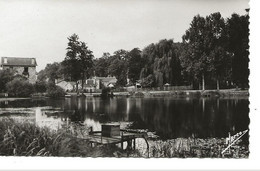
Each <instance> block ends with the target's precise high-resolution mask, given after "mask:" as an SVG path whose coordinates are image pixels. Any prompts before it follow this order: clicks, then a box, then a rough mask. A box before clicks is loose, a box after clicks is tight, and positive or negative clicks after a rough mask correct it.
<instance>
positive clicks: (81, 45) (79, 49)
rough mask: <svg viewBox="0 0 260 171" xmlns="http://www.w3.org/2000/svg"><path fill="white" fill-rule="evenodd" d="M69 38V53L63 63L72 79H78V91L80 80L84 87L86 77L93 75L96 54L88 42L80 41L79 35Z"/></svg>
mask: <svg viewBox="0 0 260 171" xmlns="http://www.w3.org/2000/svg"><path fill="white" fill-rule="evenodd" d="M68 40H69V42H68V47H67V53H66V57H65V59H64V61H63V62H62V64H63V66H64V67H65V72H66V74H67V75H69V77H70V80H71V81H76V90H77V91H78V80H80V79H81V81H82V89H83V87H84V86H83V85H84V82H85V79H86V78H87V77H89V76H90V75H91V68H92V66H93V57H94V56H93V54H92V51H91V50H89V49H88V46H87V45H86V43H85V42H82V41H79V37H78V35H76V34H73V35H72V36H70V37H68Z"/></svg>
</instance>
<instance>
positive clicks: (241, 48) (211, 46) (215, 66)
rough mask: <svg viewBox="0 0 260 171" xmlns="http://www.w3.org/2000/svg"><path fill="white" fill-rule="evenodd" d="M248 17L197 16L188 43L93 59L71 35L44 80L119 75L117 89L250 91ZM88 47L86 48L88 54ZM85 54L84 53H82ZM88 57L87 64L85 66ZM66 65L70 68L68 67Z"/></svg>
mask: <svg viewBox="0 0 260 171" xmlns="http://www.w3.org/2000/svg"><path fill="white" fill-rule="evenodd" d="M248 26H249V16H248V14H246V15H242V16H240V15H238V14H233V15H232V16H231V17H230V18H227V19H224V18H223V17H222V16H221V14H220V13H219V12H217V13H213V14H210V15H208V16H206V17H202V16H200V15H196V16H194V18H193V20H192V21H191V24H190V27H189V28H188V29H187V30H186V31H185V34H184V35H183V41H182V42H181V43H176V42H174V41H173V40H172V39H169V40H167V39H163V40H160V41H159V42H157V43H151V44H150V45H148V46H146V47H144V49H142V50H140V49H139V48H133V49H132V50H130V51H126V50H123V49H120V50H118V51H115V52H114V53H113V54H112V55H111V54H109V53H104V54H103V56H102V57H100V58H96V59H94V60H93V65H94V67H93V68H92V69H91V70H90V68H91V66H92V57H93V56H92V52H91V51H89V50H88V48H87V46H86V44H85V43H83V42H80V41H78V36H77V35H75V34H74V35H72V36H71V37H69V38H68V39H69V43H68V48H67V55H66V58H65V60H64V61H63V62H62V63H53V64H49V65H48V66H46V68H45V70H43V71H41V72H40V73H39V79H40V80H43V79H41V78H45V79H46V78H49V80H52V82H53V80H54V79H59V78H63V79H67V80H74V81H78V80H79V79H82V78H83V79H85V78H86V77H89V76H99V77H107V76H115V77H116V78H117V80H118V81H117V86H119V87H122V86H130V85H135V84H136V83H140V84H141V85H142V87H162V86H164V85H165V84H169V85H172V86H179V85H193V87H194V88H195V89H199V88H201V89H205V88H207V89H219V88H232V87H241V88H246V87H248V76H249V69H248V62H249V58H248V55H249V51H248V49H249V45H248V42H249V38H248V35H249V28H248ZM83 49H84V50H83ZM83 52H84V53H83ZM82 59H86V63H84V62H83V63H82V62H79V61H82ZM64 64H65V65H64ZM82 68H83V69H82Z"/></svg>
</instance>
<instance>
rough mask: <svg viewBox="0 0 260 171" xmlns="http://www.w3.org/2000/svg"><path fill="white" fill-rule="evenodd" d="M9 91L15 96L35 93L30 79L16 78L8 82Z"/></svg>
mask: <svg viewBox="0 0 260 171" xmlns="http://www.w3.org/2000/svg"><path fill="white" fill-rule="evenodd" d="M6 88H7V93H8V94H9V95H10V96H15V97H29V96H30V95H32V94H33V93H34V87H33V85H32V84H31V83H29V82H28V80H25V79H21V78H15V79H13V80H12V81H10V82H8V83H7V84H6Z"/></svg>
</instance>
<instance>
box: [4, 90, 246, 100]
mask: <svg viewBox="0 0 260 171" xmlns="http://www.w3.org/2000/svg"><path fill="white" fill-rule="evenodd" d="M110 93H111V92H110ZM75 96H79V97H82V96H84V97H102V94H101V93H83V94H82V93H81V94H80V95H78V94H77V93H67V94H66V95H63V96H59V97H66V98H67V97H75ZM117 96H125V97H191V98H200V97H215V98H229V97H230V98H232V97H236V98H239V97H242V98H247V97H249V90H236V89H225V90H170V91H167V90H165V91H156V90H155V91H144V90H137V91H127V92H112V97H117ZM31 97H48V98H49V96H46V95H45V94H44V93H40V94H39V93H38V94H33V95H32V96H31ZM107 97H109V96H107ZM110 97H111V96H110ZM29 98H30V97H25V98H21V97H1V96H0V101H13V100H20V99H29ZM50 98H51V97H50Z"/></svg>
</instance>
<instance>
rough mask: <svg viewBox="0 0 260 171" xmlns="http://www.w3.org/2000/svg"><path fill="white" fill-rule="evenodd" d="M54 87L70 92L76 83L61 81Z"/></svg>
mask: <svg viewBox="0 0 260 171" xmlns="http://www.w3.org/2000/svg"><path fill="white" fill-rule="evenodd" d="M56 85H57V86H59V87H61V88H62V89H63V90H64V91H72V90H74V89H75V87H76V82H72V81H64V80H63V81H59V82H57V83H56Z"/></svg>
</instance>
